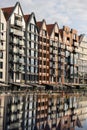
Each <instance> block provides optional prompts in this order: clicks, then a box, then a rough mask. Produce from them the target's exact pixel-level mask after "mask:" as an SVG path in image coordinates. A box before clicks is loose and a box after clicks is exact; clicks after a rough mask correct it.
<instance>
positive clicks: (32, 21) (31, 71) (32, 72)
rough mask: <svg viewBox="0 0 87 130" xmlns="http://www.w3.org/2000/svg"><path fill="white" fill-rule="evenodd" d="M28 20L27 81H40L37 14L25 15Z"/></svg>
mask: <svg viewBox="0 0 87 130" xmlns="http://www.w3.org/2000/svg"><path fill="white" fill-rule="evenodd" d="M24 18H25V21H26V62H27V64H26V69H27V70H26V83H38V28H37V25H36V18H35V14H34V13H31V14H30V15H24Z"/></svg>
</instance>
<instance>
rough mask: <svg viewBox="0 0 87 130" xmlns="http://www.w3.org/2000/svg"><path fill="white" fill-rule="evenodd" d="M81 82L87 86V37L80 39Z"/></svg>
mask: <svg viewBox="0 0 87 130" xmlns="http://www.w3.org/2000/svg"><path fill="white" fill-rule="evenodd" d="M78 64H79V70H78V71H79V72H78V73H79V82H80V83H81V84H87V36H86V35H80V37H79V58H78Z"/></svg>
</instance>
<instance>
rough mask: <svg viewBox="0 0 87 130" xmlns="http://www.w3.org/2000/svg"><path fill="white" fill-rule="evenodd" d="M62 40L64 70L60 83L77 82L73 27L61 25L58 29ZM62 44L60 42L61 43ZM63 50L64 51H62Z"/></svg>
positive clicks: (76, 45)
mask: <svg viewBox="0 0 87 130" xmlns="http://www.w3.org/2000/svg"><path fill="white" fill-rule="evenodd" d="M60 34H61V37H62V41H63V56H64V61H63V62H64V63H63V66H64V70H63V73H62V83H74V84H77V83H78V63H77V61H78V45H79V43H78V35H77V31H76V30H75V29H70V28H69V27H67V26H63V29H60ZM61 46H62V44H61ZM64 50H65V51H64ZM61 51H62V50H61Z"/></svg>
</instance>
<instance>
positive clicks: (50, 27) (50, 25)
mask: <svg viewBox="0 0 87 130" xmlns="http://www.w3.org/2000/svg"><path fill="white" fill-rule="evenodd" d="M54 26H55V24H48V25H47V31H48V34H49V36H50V35H51V33H52V30H53V28H54Z"/></svg>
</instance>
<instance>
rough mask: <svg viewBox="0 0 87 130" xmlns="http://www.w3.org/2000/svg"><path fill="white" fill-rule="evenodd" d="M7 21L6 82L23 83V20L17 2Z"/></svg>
mask: <svg viewBox="0 0 87 130" xmlns="http://www.w3.org/2000/svg"><path fill="white" fill-rule="evenodd" d="M7 22H8V30H7V35H8V37H7V44H8V50H7V51H8V68H7V70H8V82H12V83H13V82H14V83H25V34H24V33H25V20H24V17H23V12H22V9H21V6H20V4H19V3H16V5H15V7H14V9H13V12H12V14H11V15H10V17H9V19H8V21H7Z"/></svg>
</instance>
